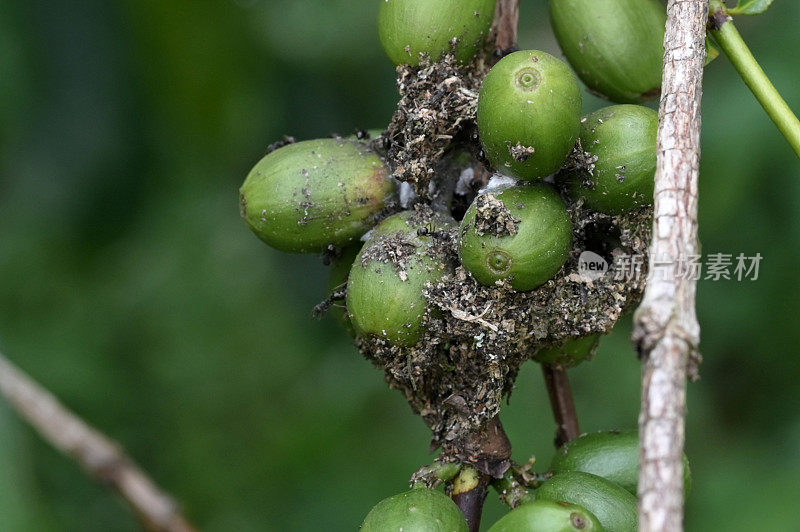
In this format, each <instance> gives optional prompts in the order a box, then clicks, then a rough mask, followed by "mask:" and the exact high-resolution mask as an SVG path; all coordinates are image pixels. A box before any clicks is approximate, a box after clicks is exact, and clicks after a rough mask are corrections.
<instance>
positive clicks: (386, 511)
mask: <svg viewBox="0 0 800 532" xmlns="http://www.w3.org/2000/svg"><path fill="white" fill-rule="evenodd" d="M468 530H469V528H468V527H467V522H466V520H465V519H464V516H463V515H462V514H461V510H459V509H458V506H456V504H455V503H454V502H453V501H452V500H451V499H450V498H449V497H448V496H447V495H445V494H444V493H441V492H439V491H436V490H432V489H428V488H416V489H412V490H411V491H406V492H405V493H400V494H399V495H394V496H392V497H389V498H387V499H384V500H382V501H381V502H379V503H378V504H376V505H375V506H374V507H373V508H372V510H370V512H369V514H367V517H366V519H364V523H363V524H362V525H361V532H468Z"/></svg>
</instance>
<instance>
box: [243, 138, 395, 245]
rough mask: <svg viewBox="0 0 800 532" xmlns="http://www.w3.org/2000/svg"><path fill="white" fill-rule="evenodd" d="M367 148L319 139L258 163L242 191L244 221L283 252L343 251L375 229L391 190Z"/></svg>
mask: <svg viewBox="0 0 800 532" xmlns="http://www.w3.org/2000/svg"><path fill="white" fill-rule="evenodd" d="M388 176H389V170H388V168H387V167H386V164H385V163H384V162H383V160H382V159H381V158H380V157H379V156H378V155H377V154H376V153H374V152H372V151H371V150H370V149H369V148H368V147H367V146H366V143H363V142H358V141H353V140H345V139H319V140H309V141H304V142H298V143H295V144H290V145H288V146H284V147H283V148H280V149H278V150H276V151H274V152H272V153H270V154H269V155H267V156H266V157H264V158H263V159H261V161H259V162H258V164H256V166H255V167H254V168H253V169H252V170H251V171H250V174H249V175H248V176H247V179H246V180H245V182H244V184H243V185H242V188H241V189H240V203H241V211H242V216H243V217H244V219H245V220H246V221H247V224H248V225H249V226H250V229H252V230H253V232H254V233H255V234H256V236H258V237H259V238H260V239H261V240H263V241H264V242H266V243H267V244H269V245H270V246H272V247H274V248H276V249H280V250H282V251H289V252H293V253H309V252H317V251H321V250H322V249H324V248H325V247H326V246H327V245H330V244H333V245H337V246H340V245H344V244H347V243H348V242H350V241H352V240H354V239H356V238H358V237H360V236H361V235H363V234H364V233H366V232H367V230H369V228H370V227H371V226H372V225H373V221H372V218H373V217H374V215H375V214H377V213H378V212H379V211H381V210H382V209H383V208H384V207H385V206H386V202H387V201H388V200H389V199H390V198H391V197H392V195H393V193H394V190H395V186H394V183H393V181H392V180H391V179H389V177H388Z"/></svg>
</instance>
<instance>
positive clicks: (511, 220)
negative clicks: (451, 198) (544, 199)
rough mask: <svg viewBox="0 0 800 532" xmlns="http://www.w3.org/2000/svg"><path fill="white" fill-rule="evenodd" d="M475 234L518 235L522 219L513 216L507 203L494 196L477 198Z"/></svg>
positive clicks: (486, 195)
mask: <svg viewBox="0 0 800 532" xmlns="http://www.w3.org/2000/svg"><path fill="white" fill-rule="evenodd" d="M475 211H476V212H475V232H476V233H477V234H478V235H480V236H482V235H493V236H507V235H516V234H517V232H518V231H519V223H520V222H521V221H522V220H521V219H519V218H517V217H515V216H514V215H513V214H511V211H510V210H509V208H508V207H507V206H506V204H505V203H503V202H502V201H500V200H499V199H497V197H496V196H495V195H494V194H482V195H480V196H478V197H477V198H475Z"/></svg>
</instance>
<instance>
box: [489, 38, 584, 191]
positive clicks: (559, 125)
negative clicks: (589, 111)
mask: <svg viewBox="0 0 800 532" xmlns="http://www.w3.org/2000/svg"><path fill="white" fill-rule="evenodd" d="M581 102H582V98H581V91H580V88H579V87H578V80H577V79H576V78H575V75H574V74H573V73H572V71H571V70H570V69H569V67H568V66H567V65H566V64H565V63H564V62H563V61H561V60H559V59H556V58H555V57H553V56H552V55H550V54H548V53H545V52H539V51H537V50H525V51H520V52H515V53H513V54H510V55H507V56H506V57H504V58H503V59H502V60H501V61H500V62H499V63H497V64H496V65H495V66H494V68H492V70H491V71H490V72H489V74H487V76H486V79H485V80H484V81H483V86H482V87H481V91H480V95H479V97H478V117H477V120H478V132H479V133H480V137H481V142H482V143H483V147H484V151H485V153H486V157H487V158H488V159H489V161H491V163H492V164H493V165H494V167H495V168H496V169H497V171H498V172H501V173H504V174H508V175H512V176H515V177H518V178H520V179H526V180H535V179H539V178H542V177H546V176H548V175H550V174H552V173H553V172H555V171H556V170H558V169H559V168H561V165H562V164H564V161H565V160H566V158H567V155H569V153H570V152H571V151H572V148H573V146H574V145H575V140H576V139H577V138H578V131H579V129H580V117H581Z"/></svg>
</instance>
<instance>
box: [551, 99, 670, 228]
mask: <svg viewBox="0 0 800 532" xmlns="http://www.w3.org/2000/svg"><path fill="white" fill-rule="evenodd" d="M657 133H658V113H657V112H656V111H654V110H652V109H650V108H648V107H642V106H641V105H612V106H610V107H605V108H603V109H600V110H599V111H596V112H594V113H592V114H590V115H589V116H587V117H586V118H585V119H584V121H583V123H582V125H581V135H580V139H581V146H582V148H583V150H584V152H586V153H589V154H591V156H592V158H593V159H594V158H596V159H597V160H596V161H595V162H594V169H593V171H592V173H591V174H589V172H588V171H587V170H585V169H581V170H577V171H571V172H568V173H567V174H566V175H567V179H569V181H570V190H571V193H572V195H573V196H575V197H583V198H585V200H586V206H587V207H589V208H590V209H592V210H594V211H598V212H604V213H606V214H621V213H623V212H627V211H631V210H634V209H637V208H639V207H642V206H644V205H652V203H653V189H654V187H655V175H656V135H657ZM559 177H560V176H559ZM587 181H589V182H591V183H592V186H587V184H586V183H587Z"/></svg>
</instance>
